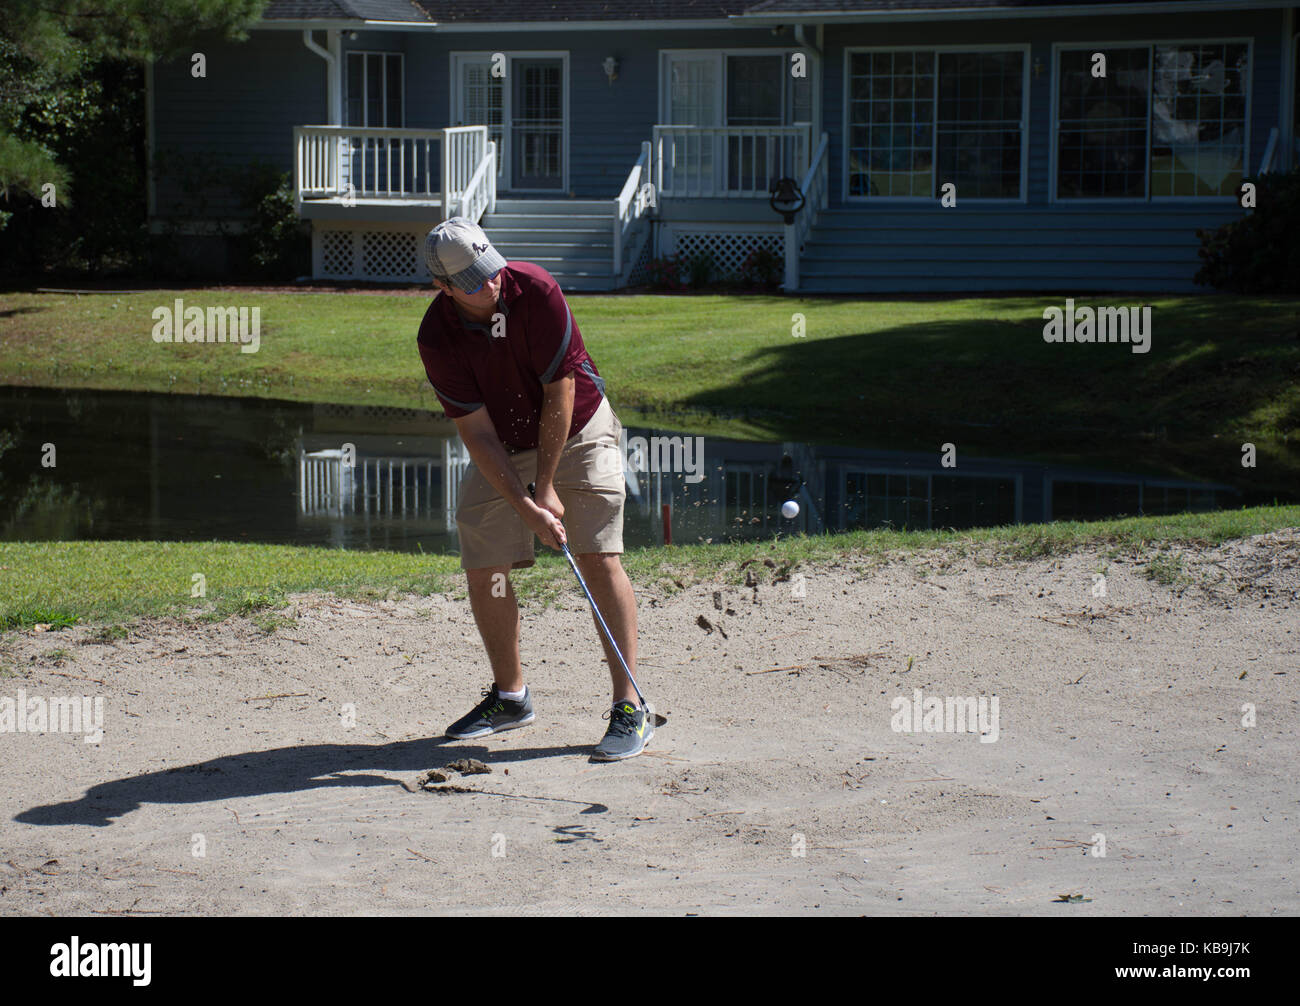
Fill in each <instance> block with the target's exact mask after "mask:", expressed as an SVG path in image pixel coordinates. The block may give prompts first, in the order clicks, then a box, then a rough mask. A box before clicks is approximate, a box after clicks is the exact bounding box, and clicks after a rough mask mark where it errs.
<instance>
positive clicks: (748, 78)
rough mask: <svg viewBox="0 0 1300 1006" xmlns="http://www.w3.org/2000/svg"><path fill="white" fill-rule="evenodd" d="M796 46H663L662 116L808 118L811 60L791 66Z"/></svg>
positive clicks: (695, 121)
mask: <svg viewBox="0 0 1300 1006" xmlns="http://www.w3.org/2000/svg"><path fill="white" fill-rule="evenodd" d="M795 51H796V50H783V51H780V52H776V51H763V52H753V53H747V52H720V51H716V50H712V51H711V50H704V49H699V50H677V51H664V52H663V53H662V58H663V71H664V72H663V78H662V79H663V80H664V82H665V85H666V91H665V94H664V101H663V106H662V108H663V113H664V114H665V115H666V116H667V117H666V118H665V119H663V120H661V121H663V122H664V123H665V124H666V125H674V126H789V125H792V124H794V123H796V122H811V121H812V116H813V101H812V97H813V80H812V74H813V64H812V63H811V62H809V64H808V67H807V75H806V76H803V77H796V76H794V75H793V74H792V73H791V72H790V66H791V56H792V55H793V53H794V52H795Z"/></svg>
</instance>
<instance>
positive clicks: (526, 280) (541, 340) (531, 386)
mask: <svg viewBox="0 0 1300 1006" xmlns="http://www.w3.org/2000/svg"><path fill="white" fill-rule="evenodd" d="M497 310H498V311H500V312H501V314H503V315H504V316H505V335H504V336H502V337H498V336H494V335H493V334H492V324H491V322H488V323H487V324H477V323H475V322H472V321H469V320H467V319H465V318H463V317H462V316H461V313H460V311H459V310H458V309H457V307H456V302H455V301H454V300H452V299H451V298H450V297H448V296H445V295H443V294H442V293H439V294H438V295H437V296H435V297H434V298H433V303H432V304H430V305H429V309H428V310H427V311H425V312H424V320H423V321H422V322H420V334H419V337H418V338H417V340H416V342H417V344H418V345H419V347H420V359H421V360H423V361H424V371H425V373H426V374H428V375H429V383H430V384H432V385H433V390H434V392H436V393H437V395H438V401H439V402H441V403H442V408H443V411H444V412H445V413H446V414H447V416H448V418H450V419H459V418H460V417H461V416H468V415H469V414H470V413H471V412H474V411H475V410H476V409H480V408H483V407H484V406H486V407H487V410H488V416H489V417H490V418H491V420H492V425H493V426H494V427H495V428H496V431H497V436H499V437H500V438H501V442H502V443H503V444H504V445H505V447H506V449H507V450H509V451H512V452H515V451H523V450H530V449H532V448H535V447H536V446H537V435H538V429H539V425H540V422H541V416H542V385H543V384H550V383H551V382H552V381H558V380H559V379H560V378H561V377H563V376H564V375H565V374H568V373H573V374H574V375H575V378H574V393H573V422H572V423H570V424H569V432H568V434H567V435H566V439H567V438H568V437H572V436H573V435H574V434H575V433H578V432H580V431H581V430H582V428H583V427H584V426H586V425H587V421H588V420H590V419H591V417H592V416H593V415H595V414H596V410H597V409H598V408H600V403H601V400H602V399H603V398H604V395H605V382H604V380H602V379H601V377H600V373H599V371H597V370H596V365H595V364H594V363H593V362H592V360H591V357H590V356H589V355H588V353H587V347H586V346H584V345H583V343H582V333H581V332H579V331H578V323H577V322H576V321H574V320H573V313H572V312H571V311H570V310H569V305H568V302H567V301H565V299H564V294H563V293H561V292H560V284H559V283H557V282H556V281H555V279H554V278H553V277H552V276H551V274H550V273H548V272H547V271H546V270H545V269H543V268H542V267H541V266H539V265H533V264H532V263H531V262H510V263H507V265H506V267H505V268H504V269H503V270H502V271H501V292H500V294H499V295H498V298H497Z"/></svg>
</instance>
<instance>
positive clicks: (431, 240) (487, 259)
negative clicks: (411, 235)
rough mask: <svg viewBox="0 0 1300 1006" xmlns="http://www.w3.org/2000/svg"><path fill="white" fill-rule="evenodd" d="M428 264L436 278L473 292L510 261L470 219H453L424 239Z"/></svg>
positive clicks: (446, 221)
mask: <svg viewBox="0 0 1300 1006" xmlns="http://www.w3.org/2000/svg"><path fill="white" fill-rule="evenodd" d="M424 263H425V265H427V266H428V267H429V272H430V273H432V275H433V276H434V278H435V279H441V280H446V281H447V282H449V283H451V284H452V285H454V286H457V287H460V289H462V290H464V291H465V292H466V293H469V292H470V291H471V290H475V289H477V288H478V287H480V286H482V285H483V284H484V283H485V282H486V281H487V280H488V279H489V278H490V277H491V276H492V275H493V274H494V273H496V272H497V271H498V270H500V269H504V268H505V264H506V260H505V259H504V258H502V257H501V253H500V252H499V251H497V250H496V249H495V248H493V247H492V243H491V242H490V241H488V239H487V235H486V234H484V233H483V228H482V227H480V226H479V225H478V224H476V223H474V222H473V221H472V220H469V219H468V218H467V217H452V218H451V219H449V220H444V221H443V222H442V223H440V224H438V226H437V227H435V228H433V230H431V231H429V234H428V236H427V237H426V238H425V239H424Z"/></svg>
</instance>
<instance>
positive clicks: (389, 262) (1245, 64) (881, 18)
mask: <svg viewBox="0 0 1300 1006" xmlns="http://www.w3.org/2000/svg"><path fill="white" fill-rule="evenodd" d="M1296 10H1297V7H1296V4H1294V3H1287V2H1282V0H1182V2H1161V0H1071V2H1060V3H1057V2H1052V0H1042V2H1031V0H664V2H643V3H632V2H630V0H548V2H544V3H542V2H535V0H496V2H492V3H489V2H486V0H445V2H441V0H418V2H408V0H272V2H270V3H269V4H268V6H267V8H266V10H265V12H264V15H263V20H262V21H261V22H260V23H259V24H258V25H257V26H256V27H255V29H254V30H252V31H251V32H250V34H249V38H248V40H247V41H245V42H242V43H226V42H220V41H211V42H210V43H209V42H204V43H199V45H200V46H202V55H203V57H204V60H203V63H204V74H203V75H201V76H199V75H196V73H197V71H196V66H197V63H196V61H195V60H193V59H191V60H177V61H174V62H170V63H165V64H163V63H160V64H157V65H155V66H153V67H151V69H150V72H149V79H148V99H149V100H148V123H149V143H150V152H151V157H152V159H153V163H154V165H155V170H154V172H153V173H152V177H151V184H150V192H149V205H150V216H151V225H152V227H153V228H154V230H155V231H162V230H170V231H171V232H173V233H183V234H186V235H188V236H189V238H191V239H192V240H189V241H187V242H186V244H187V246H188V247H190V248H192V249H194V250H196V251H198V252H201V254H202V255H204V256H205V257H207V258H208V259H209V260H210V261H211V260H215V259H218V258H219V256H220V253H221V248H222V241H223V236H224V235H227V234H229V233H230V232H231V231H232V230H234V229H238V227H239V226H241V224H240V221H239V219H238V213H237V206H236V202H235V199H234V196H233V194H232V193H231V192H229V191H224V192H223V191H222V190H221V188H220V186H217V187H216V188H212V187H208V188H204V187H203V185H201V184H199V183H198V182H197V181H196V180H195V179H196V178H197V177H200V176H202V177H206V178H208V179H209V180H211V179H212V178H217V179H220V177H221V176H222V174H223V173H228V172H231V171H234V170H235V169H236V168H237V167H238V166H239V165H241V164H245V163H247V162H249V161H252V160H261V161H266V162H270V163H273V164H276V165H279V166H281V167H282V168H283V169H284V170H286V171H292V172H293V177H294V184H295V206H296V207H297V211H298V212H299V213H300V214H301V216H302V217H303V219H305V220H308V221H310V223H311V229H312V246H313V274H314V275H315V276H316V277H318V278H339V279H342V278H355V279H370V280H385V281H406V282H410V281H425V280H427V278H428V276H427V273H426V271H425V269H424V265H423V263H422V260H421V255H420V239H421V237H422V235H423V234H424V233H425V232H426V231H427V230H428V228H429V227H430V226H432V225H433V224H434V223H436V222H437V221H438V220H439V219H442V218H444V217H446V216H451V215H455V214H461V215H465V216H471V217H474V218H476V219H478V220H480V221H481V222H482V224H483V226H484V228H485V229H486V231H487V233H488V234H489V236H491V237H492V239H493V240H494V242H495V243H497V244H498V246H499V247H500V248H501V249H502V251H503V253H504V254H505V255H506V256H507V257H508V258H523V259H529V260H532V261H536V262H539V263H540V264H542V265H544V266H545V267H547V268H548V269H550V270H551V272H552V273H554V274H555V275H556V276H557V278H559V280H560V281H561V283H562V285H563V286H564V287H565V288H566V289H569V290H602V289H615V288H619V287H622V286H625V285H627V284H629V283H635V282H636V281H637V280H638V279H639V277H640V276H641V275H642V271H643V270H644V268H645V265H646V262H647V261H648V260H649V258H650V257H651V256H654V255H668V254H673V253H679V252H680V253H683V254H685V255H688V256H690V255H697V254H701V253H707V254H708V255H709V256H711V259H712V261H713V263H714V265H715V267H716V268H717V270H718V271H720V272H734V271H735V270H736V269H737V268H738V267H739V266H740V264H741V263H742V262H743V261H744V260H745V258H746V257H747V256H749V255H750V254H751V253H752V252H754V251H755V249H758V248H766V249H769V250H770V251H772V252H773V253H775V254H776V255H777V256H779V259H780V261H781V262H783V263H784V279H785V288H786V289H787V290H799V291H807V292H841V293H852V292H862V293H872V292H879V293H892V292H927V291H960V290H970V291H987V290H1033V289H1039V290H1048V289H1053V290H1060V289H1068V290H1084V289H1113V290H1121V289H1123V290H1135V291H1141V290H1177V291H1189V290H1194V289H1196V287H1195V286H1194V285H1193V283H1192V276H1193V274H1194V273H1195V271H1196V268H1197V265H1198V259H1197V254H1196V249H1197V245H1198V242H1197V239H1196V237H1195V231H1196V230H1197V229H1198V228H1202V227H1214V226H1217V225H1219V224H1222V223H1224V222H1226V221H1229V220H1232V219H1234V218H1235V217H1237V216H1238V215H1240V214H1241V213H1242V212H1245V211H1244V210H1243V209H1242V206H1241V201H1240V198H1241V197H1240V193H1241V182H1242V179H1243V177H1246V176H1251V175H1254V174H1257V173H1260V172H1265V171H1270V170H1283V169H1286V168H1288V167H1289V166H1291V165H1292V164H1293V163H1294V162H1295V160H1296V156H1297V147H1296V137H1297V134H1298V130H1297V119H1296V115H1297V106H1298V105H1300V102H1297V74H1296V62H1297V36H1296ZM196 48H197V46H196ZM783 179H784V180H786V181H785V186H786V187H785V189H783V190H781V193H780V197H779V198H778V199H777V200H776V201H774V199H773V197H772V195H771V190H772V189H773V188H774V187H776V186H778V184H779V183H781V182H782V180H783ZM195 192H203V193H205V194H204V196H203V198H202V200H201V201H196V200H195V198H194V197H193V194H194V193H195ZM796 207H797V211H795V212H793V213H791V214H790V215H789V221H788V222H787V217H786V215H785V214H783V213H782V212H778V211H777V210H778V209H783V210H795V209H796Z"/></svg>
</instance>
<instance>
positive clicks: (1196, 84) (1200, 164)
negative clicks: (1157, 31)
mask: <svg viewBox="0 0 1300 1006" xmlns="http://www.w3.org/2000/svg"><path fill="white" fill-rule="evenodd" d="M1094 53H1102V54H1104V55H1105V57H1106V75H1105V76H1104V77H1099V76H1094V66H1095V65H1096V64H1095V61H1094ZM1249 59H1250V52H1249V46H1248V45H1247V44H1246V43H1244V42H1236V43H1170V44H1158V45H1140V46H1108V47H1105V48H1102V47H1096V46H1093V47H1088V48H1085V49H1063V50H1061V51H1060V53H1059V56H1058V81H1059V83H1058V91H1057V108H1056V128H1057V139H1056V196H1057V198H1058V199H1146V198H1169V197H1197V196H1231V195H1233V194H1234V193H1235V192H1236V190H1237V188H1238V187H1239V186H1240V184H1241V178H1242V175H1243V173H1244V171H1245V164H1246V92H1247V86H1248V82H1249V72H1250V71H1249Z"/></svg>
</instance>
